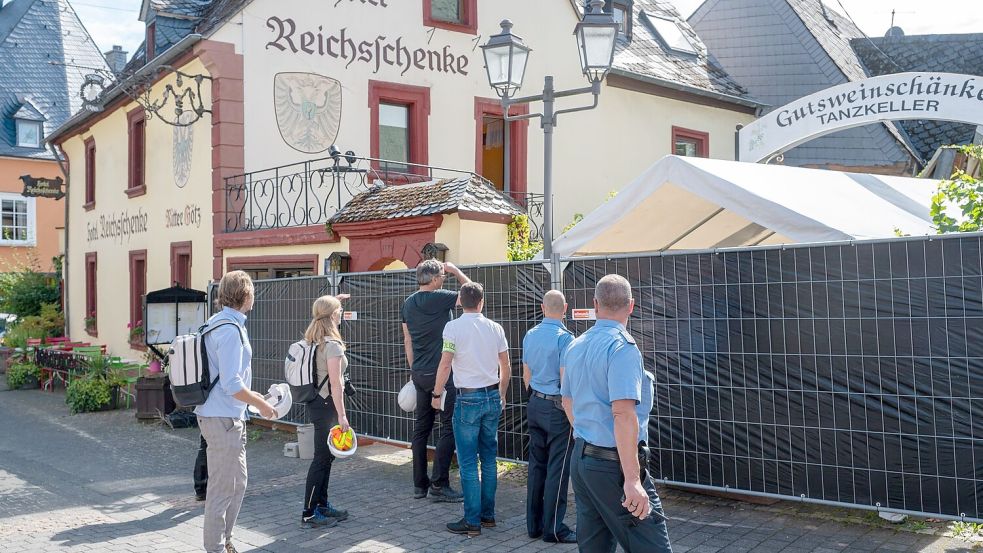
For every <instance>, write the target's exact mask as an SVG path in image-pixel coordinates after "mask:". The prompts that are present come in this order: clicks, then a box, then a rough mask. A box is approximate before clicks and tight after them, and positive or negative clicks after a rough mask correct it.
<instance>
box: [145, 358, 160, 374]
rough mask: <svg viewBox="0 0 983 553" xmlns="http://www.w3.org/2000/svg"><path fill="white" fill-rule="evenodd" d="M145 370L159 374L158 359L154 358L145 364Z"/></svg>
mask: <svg viewBox="0 0 983 553" xmlns="http://www.w3.org/2000/svg"><path fill="white" fill-rule="evenodd" d="M147 372H148V373H151V374H160V360H159V359H154V360H153V361H151V362H150V364H149V365H147Z"/></svg>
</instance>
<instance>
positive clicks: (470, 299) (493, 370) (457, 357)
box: [433, 282, 512, 536]
mask: <svg viewBox="0 0 983 553" xmlns="http://www.w3.org/2000/svg"><path fill="white" fill-rule="evenodd" d="M460 300H461V307H462V308H463V309H464V314H463V315H461V316H460V317H459V318H457V319H454V320H453V321H450V322H449V323H447V324H446V325H445V326H444V347H443V351H442V353H441V357H440V366H439V367H438V368H437V382H436V385H435V386H434V391H433V407H434V409H441V407H442V405H441V403H442V402H441V395H442V394H443V392H444V385H445V384H446V383H447V380H448V378H449V377H450V374H451V368H452V367H453V369H454V385H455V387H456V388H457V401H456V402H455V404H454V419H453V426H454V442H455V444H456V448H457V463H458V465H459V466H460V467H461V490H462V491H463V492H464V518H462V519H461V520H460V521H458V522H451V523H450V524H448V525H447V529H448V530H450V531H451V532H453V533H455V534H467V535H469V536H477V535H479V534H481V528H482V527H485V528H491V527H494V526H495V489H496V488H497V487H498V476H497V472H496V465H495V458H496V457H497V456H498V421H499V419H500V418H501V416H502V410H503V409H504V408H505V401H504V400H503V398H504V397H505V393H506V392H507V391H508V389H509V377H511V376H512V367H511V364H510V363H511V362H510V361H509V345H508V342H507V341H506V340H505V331H504V330H503V329H502V325H500V324H498V323H496V322H495V321H492V320H490V319H486V318H485V316H484V315H482V314H481V310H482V309H483V308H484V306H485V301H484V288H482V286H481V284H478V283H476V282H469V283H467V284H464V285H462V286H461V292H460ZM479 458H480V459H481V480H480V481H479V479H478V459H479Z"/></svg>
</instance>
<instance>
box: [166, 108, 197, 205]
mask: <svg viewBox="0 0 983 553" xmlns="http://www.w3.org/2000/svg"><path fill="white" fill-rule="evenodd" d="M194 116H195V114H194V113H192V112H190V111H186V112H184V113H182V114H181V115H180V116H179V117H178V123H182V124H186V125H187V126H183V127H182V126H176V127H174V136H173V142H172V150H171V152H172V158H171V163H172V165H173V169H174V184H175V185H176V186H177V187H178V188H184V186H185V185H186V184H188V179H189V178H190V177H191V157H192V153H193V152H194V148H195V131H194V126H193V125H188V123H190V122H191V121H192V119H194Z"/></svg>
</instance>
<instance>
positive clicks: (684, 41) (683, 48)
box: [644, 12, 697, 54]
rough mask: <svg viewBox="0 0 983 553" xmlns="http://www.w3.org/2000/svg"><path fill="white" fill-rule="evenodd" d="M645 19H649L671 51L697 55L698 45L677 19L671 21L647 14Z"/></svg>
mask: <svg viewBox="0 0 983 553" xmlns="http://www.w3.org/2000/svg"><path fill="white" fill-rule="evenodd" d="M644 13H645V17H647V18H648V21H649V23H651V24H652V27H653V28H654V29H655V31H656V33H658V35H659V38H660V39H662V42H663V43H665V45H666V47H667V48H669V49H670V50H674V51H676V52H682V53H684V54H696V53H697V51H696V45H694V44H693V42H692V41H691V40H690V37H689V36H687V35H686V33H684V32H683V30H682V29H681V28H680V27H679V23H678V22H677V21H676V20H675V19H669V18H665V17H659V16H655V15H649V14H648V13H647V12H644Z"/></svg>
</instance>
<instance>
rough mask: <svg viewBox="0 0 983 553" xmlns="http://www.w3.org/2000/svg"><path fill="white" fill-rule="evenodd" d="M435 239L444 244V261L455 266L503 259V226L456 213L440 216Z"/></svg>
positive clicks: (506, 233)
mask: <svg viewBox="0 0 983 553" xmlns="http://www.w3.org/2000/svg"><path fill="white" fill-rule="evenodd" d="M435 240H436V241H437V242H438V243H442V244H444V245H445V246H447V261H450V262H451V263H454V264H457V265H472V264H478V263H496V262H502V261H507V260H508V258H507V253H508V252H507V251H506V247H505V244H506V242H507V240H508V230H507V227H506V225H504V224H501V223H487V222H484V221H472V220H469V219H461V218H460V217H459V216H458V215H457V214H456V213H451V214H447V215H444V220H443V223H442V224H441V225H440V228H439V229H437V233H436V236H435Z"/></svg>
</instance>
